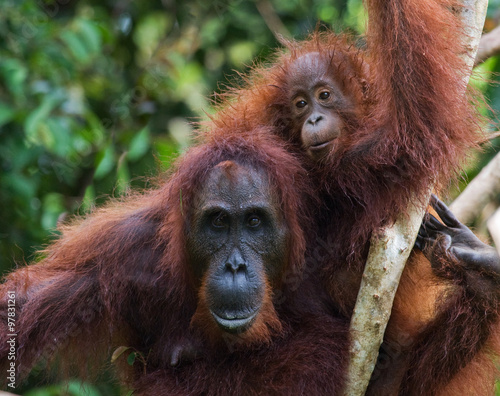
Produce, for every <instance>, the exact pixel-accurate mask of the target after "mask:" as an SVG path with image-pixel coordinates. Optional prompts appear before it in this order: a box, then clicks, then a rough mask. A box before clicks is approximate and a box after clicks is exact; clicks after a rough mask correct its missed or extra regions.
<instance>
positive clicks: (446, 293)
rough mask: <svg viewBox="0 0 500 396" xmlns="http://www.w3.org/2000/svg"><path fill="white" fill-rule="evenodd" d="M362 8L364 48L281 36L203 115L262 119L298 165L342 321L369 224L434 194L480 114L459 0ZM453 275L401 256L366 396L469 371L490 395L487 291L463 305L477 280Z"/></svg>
mask: <svg viewBox="0 0 500 396" xmlns="http://www.w3.org/2000/svg"><path fill="white" fill-rule="evenodd" d="M365 3H366V6H367V10H368V30H367V34H366V48H359V47H357V46H356V45H355V43H354V42H353V41H352V40H350V39H349V38H348V37H343V36H336V35H334V34H333V33H323V34H322V33H315V34H313V35H312V36H311V38H310V39H309V40H306V41H302V42H286V43H285V44H286V46H287V51H286V52H282V53H279V54H277V56H276V59H275V60H274V62H273V63H272V64H271V65H270V66H267V67H266V66H263V67H257V68H255V70H254V71H253V73H252V74H251V75H250V77H249V79H248V84H247V86H246V87H244V88H242V89H235V90H234V91H232V92H229V93H228V94H227V95H226V99H225V100H223V101H222V103H221V104H220V107H219V108H218V112H217V113H216V114H215V115H214V116H213V118H212V120H211V121H210V122H209V124H215V125H230V124H231V123H233V124H238V125H244V126H245V129H251V128H254V127H255V126H259V125H272V126H273V127H274V129H273V130H274V131H275V132H276V133H278V135H279V136H281V137H282V138H284V139H285V140H287V141H289V142H291V144H292V146H293V147H294V150H295V151H296V152H302V153H304V154H306V156H307V157H308V158H309V159H310V160H311V163H312V165H311V167H312V169H313V171H314V172H315V177H316V179H317V182H318V183H317V184H318V185H319V190H320V194H322V199H323V203H324V204H323V206H322V207H321V208H320V209H319V210H318V214H317V215H318V218H319V222H320V236H321V238H322V243H321V244H316V246H314V247H312V248H311V250H312V251H314V248H316V250H317V251H318V253H317V254H313V255H312V256H311V255H310V256H309V259H310V260H312V261H318V260H319V261H321V264H320V266H321V267H322V268H323V269H324V276H323V278H324V282H325V285H326V288H327V290H328V291H329V293H330V295H331V296H332V298H333V299H334V301H335V302H336V306H337V308H338V310H339V312H340V313H341V314H343V315H345V316H347V317H349V316H350V314H351V312H352V309H353V306H354V302H355V298H356V294H357V291H358V288H359V287H358V286H359V281H360V278H361V273H362V269H363V266H364V263H365V260H366V256H367V251H368V246H369V240H370V237H371V234H372V232H373V230H375V229H378V228H379V227H381V226H383V225H385V224H388V223H390V222H392V221H394V219H395V217H396V216H397V215H399V214H400V213H404V212H405V211H406V208H407V207H408V205H409V203H410V202H412V201H422V200H423V197H424V196H426V192H427V191H428V189H429V186H431V185H434V186H435V188H436V189H437V190H439V189H440V187H441V185H442V182H443V181H446V182H447V181H448V180H449V178H450V177H451V176H452V175H453V174H454V173H455V172H456V169H457V166H458V165H459V164H460V163H461V161H462V160H463V158H464V155H465V153H466V151H467V150H468V149H470V148H471V147H472V146H474V145H475V142H476V140H477V132H476V131H478V130H479V124H480V123H481V122H480V121H481V120H480V117H479V115H478V113H477V111H476V109H475V106H474V101H473V100H471V96H470V94H469V93H468V92H467V89H466V86H465V82H464V81H466V80H467V77H468V69H467V67H466V65H465V63H464V60H463V59H462V55H463V53H464V49H463V48H462V44H461V43H462V37H463V35H464V32H463V29H462V26H461V21H460V20H459V19H458V17H457V16H456V15H455V14H454V11H453V10H454V9H456V7H459V6H460V5H459V4H456V2H455V1H449V0H443V1H438V0H425V1H423V2H422V1H420V0H366V1H365ZM211 129H212V130H214V128H212V127H211ZM419 256H420V257H419ZM419 263H420V264H419ZM455 275H456V276H457V277H458V278H460V279H457V278H454V277H452V279H450V278H443V277H442V273H439V271H436V269H435V268H433V267H431V265H429V262H428V261H427V260H425V259H424V258H423V256H422V255H421V253H420V252H418V251H416V252H414V253H413V257H412V258H411V259H410V264H409V265H408V268H407V269H406V270H405V272H404V274H403V278H402V280H401V284H400V287H399V290H398V294H397V295H396V301H395V305H394V309H393V313H392V316H391V321H390V323H389V326H388V329H387V331H386V339H385V344H384V345H383V346H382V352H383V356H382V357H385V359H386V361H385V363H384V364H385V366H383V365H382V364H380V365H379V366H378V368H377V369H376V372H375V374H374V377H373V379H372V383H371V385H370V388H369V390H368V394H384V395H385V394H397V393H398V392H400V394H404V395H409V394H424V395H425V394H439V393H440V392H441V393H443V394H450V393H452V392H453V390H452V389H455V388H454V386H455V384H456V383H458V384H459V385H458V386H459V388H458V389H460V387H464V386H465V385H464V384H466V383H467V378H469V377H471V378H474V380H475V381H476V387H475V389H473V390H471V391H470V392H472V393H470V394H478V395H482V394H485V393H487V392H491V389H492V386H493V379H492V378H493V374H492V373H493V372H494V363H493V361H492V359H491V358H490V357H489V356H488V355H487V353H486V352H487V351H489V350H491V349H493V350H495V351H499V350H500V346H499V345H500V344H499V343H498V335H499V329H498V312H499V305H498V299H497V294H496V293H491V294H487V295H482V294H477V296H478V297H477V301H474V304H471V301H470V300H469V299H467V298H465V297H464V293H465V294H467V295H468V296H469V297H470V296H472V295H475V292H476V291H477V290H476V287H477V284H476V283H475V282H474V281H471V282H468V281H463V279H462V278H461V276H458V275H457V274H456V273H455ZM483 297H484V298H485V299H484V300H483ZM476 304H477V305H479V306H481V307H483V308H484V309H482V310H478V309H475V308H474V307H475V306H476ZM443 315H444V316H446V317H448V319H444V317H443ZM449 318H454V320H453V321H451V320H450V319H449ZM444 323H446V325H445V326H443V324H444ZM433 326H438V327H439V326H441V327H440V328H441V329H442V330H443V331H445V334H446V335H447V336H445V337H444V339H441V338H437V337H434V338H433V336H432V335H431V334H430V333H429V332H428V331H426V330H425V329H432V328H434V327H433ZM459 329H461V330H463V331H461V330H459ZM446 330H449V331H446ZM424 339H425V341H424ZM422 344H426V345H427V351H426V353H427V360H425V358H424V356H423V354H422V353H420V355H419V356H420V358H421V359H423V360H421V363H417V360H418V358H415V359H416V360H413V358H410V359H408V356H414V355H413V354H414V353H416V354H417V355H418V354H419V353H417V352H415V351H416V348H418V347H417V346H418V345H422ZM394 350H395V351H396V352H391V351H394ZM443 351H446V353H443ZM415 356H416V355H415ZM429 356H440V359H439V360H436V359H432V358H429ZM424 361H425V363H423V362H424ZM457 362H458V364H457ZM478 362H481V363H480V364H478ZM423 366H425V367H426V369H425V370H421V367H423ZM478 367H479V368H478ZM454 378H459V380H458V382H457V381H452V380H453V379H454ZM459 392H463V390H459ZM474 392H475V393H474Z"/></svg>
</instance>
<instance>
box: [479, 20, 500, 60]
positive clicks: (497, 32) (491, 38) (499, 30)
mask: <svg viewBox="0 0 500 396" xmlns="http://www.w3.org/2000/svg"><path fill="white" fill-rule="evenodd" d="M499 53H500V26H497V27H496V28H495V29H493V30H492V31H491V32H489V33H486V34H483V37H481V41H480V42H479V48H478V50H477V55H476V60H475V62H474V66H477V65H479V64H481V63H483V62H484V61H485V60H487V59H488V58H491V57H492V56H494V55H497V54H499Z"/></svg>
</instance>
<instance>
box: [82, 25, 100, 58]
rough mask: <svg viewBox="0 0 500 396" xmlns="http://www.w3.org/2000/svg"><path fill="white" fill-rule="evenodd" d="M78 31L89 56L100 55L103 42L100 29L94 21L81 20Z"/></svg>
mask: <svg viewBox="0 0 500 396" xmlns="http://www.w3.org/2000/svg"><path fill="white" fill-rule="evenodd" d="M77 29H78V32H79V33H80V37H81V39H82V40H83V42H84V44H85V46H86V48H87V50H88V52H89V54H91V55H97V54H99V53H100V52H101V42H102V39H101V32H100V30H99V27H98V26H97V25H96V24H95V23H94V22H92V21H89V20H87V19H80V20H79V21H78V23H77Z"/></svg>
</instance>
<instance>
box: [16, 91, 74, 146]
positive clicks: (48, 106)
mask: <svg viewBox="0 0 500 396" xmlns="http://www.w3.org/2000/svg"><path fill="white" fill-rule="evenodd" d="M64 98H65V95H64V92H63V91H62V90H56V91H54V92H51V93H50V94H48V95H45V96H44V98H43V100H42V103H41V104H40V106H38V107H37V108H36V109H35V110H33V111H32V112H31V113H30V114H29V115H28V116H27V117H26V120H25V122H24V129H25V131H26V137H27V139H28V141H29V142H31V143H34V144H36V145H39V144H40V143H41V142H42V143H44V144H45V145H46V146H48V147H50V145H51V144H52V143H51V142H50V136H47V135H46V133H47V130H43V129H41V128H40V127H41V124H42V123H43V122H44V121H45V120H46V119H47V117H48V116H49V114H50V113H51V112H52V110H54V109H55V108H56V107H57V106H58V105H59V104H60V103H61V102H62V101H63V100H64Z"/></svg>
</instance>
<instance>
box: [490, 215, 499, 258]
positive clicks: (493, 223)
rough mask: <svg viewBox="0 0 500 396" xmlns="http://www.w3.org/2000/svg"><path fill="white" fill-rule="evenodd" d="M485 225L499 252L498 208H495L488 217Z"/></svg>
mask: <svg viewBox="0 0 500 396" xmlns="http://www.w3.org/2000/svg"><path fill="white" fill-rule="evenodd" d="M487 226H488V231H489V232H490V235H491V237H492V238H493V242H495V246H496V247H497V251H498V254H500V209H497V211H496V212H495V213H494V214H493V216H491V217H490V218H489V219H488V222H487Z"/></svg>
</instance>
